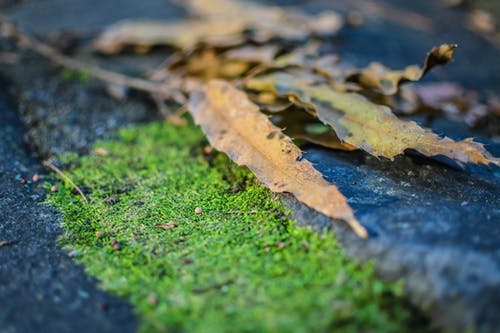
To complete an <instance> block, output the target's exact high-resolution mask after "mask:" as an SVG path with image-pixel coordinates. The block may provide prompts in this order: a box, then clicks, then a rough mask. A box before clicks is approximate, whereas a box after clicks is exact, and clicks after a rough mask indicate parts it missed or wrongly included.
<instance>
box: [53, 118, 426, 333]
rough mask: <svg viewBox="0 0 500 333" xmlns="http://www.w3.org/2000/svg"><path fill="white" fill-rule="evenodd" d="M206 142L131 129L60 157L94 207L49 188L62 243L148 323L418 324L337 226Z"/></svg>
mask: <svg viewBox="0 0 500 333" xmlns="http://www.w3.org/2000/svg"><path fill="white" fill-rule="evenodd" d="M202 142H203V136H202V134H201V133H200V132H199V131H198V130H197V129H195V128H194V127H184V128H178V127H173V126H168V125H162V124H151V125H147V126H143V127H137V128H130V129H126V130H123V131H121V132H120V134H119V137H118V139H117V140H115V141H112V142H101V143H99V144H98V145H97V146H98V147H101V148H105V149H107V150H108V151H109V152H110V156H107V157H102V156H86V157H79V158H78V157H75V156H70V157H66V158H64V160H65V162H66V163H69V164H67V169H66V172H67V173H68V175H69V176H70V177H71V178H72V179H73V180H74V181H75V182H76V183H77V184H79V185H81V186H82V187H83V188H84V189H86V191H87V192H88V194H87V196H88V199H89V201H90V204H89V205H84V204H83V203H82V200H81V198H80V197H78V196H77V195H76V194H75V193H74V191H72V189H71V187H70V186H68V185H67V184H59V186H60V191H59V192H58V193H55V194H53V195H51V196H49V198H48V200H49V202H50V203H52V204H54V205H56V206H58V207H59V208H60V210H61V212H62V214H63V218H64V221H65V224H64V227H65V229H66V231H67V233H66V235H65V236H64V238H63V239H62V242H63V244H64V245H65V246H66V247H67V248H70V249H75V250H76V251H77V253H78V256H77V259H78V261H79V262H81V263H83V264H84V265H85V266H86V269H87V272H88V273H89V274H91V275H93V276H96V277H97V278H99V280H100V281H101V285H102V287H103V288H104V289H106V290H108V291H111V292H114V293H116V294H118V295H121V296H124V297H126V298H127V299H129V300H130V302H131V303H132V304H133V305H134V306H135V308H136V309H137V312H138V314H139V316H140V319H141V330H142V331H143V332H154V331H157V332H160V331H161V332H164V331H170V332H178V331H183V332H325V331H335V332H359V331H371V332H376V331H379V332H403V331H411V330H412V329H416V330H418V331H420V332H421V331H422V327H421V326H420V327H418V328H417V327H414V326H413V325H414V324H415V323H414V317H413V316H412V312H411V310H410V309H409V307H408V306H407V304H406V303H405V301H404V299H402V298H401V297H400V294H401V286H400V284H388V283H384V282H381V281H380V280H378V279H377V278H376V277H375V276H374V273H373V267H372V265H371V264H364V265H359V264H356V263H354V262H352V261H351V260H348V259H346V257H345V255H344V253H343V251H342V249H341V248H340V247H339V245H338V244H337V242H336V241H335V239H334V237H333V235H332V234H331V233H328V232H325V233H323V234H322V235H318V234H317V233H315V232H313V231H311V230H309V229H308V228H302V227H295V225H294V222H293V221H292V220H290V219H289V218H288V217H287V213H286V211H285V210H284V208H283V206H282V205H281V204H280V203H279V202H278V201H276V200H272V199H270V196H269V193H268V191H267V190H266V189H264V188H263V187H261V186H259V185H258V184H257V182H256V181H255V180H254V178H253V177H252V176H251V175H250V174H249V172H247V171H246V170H245V169H243V168H238V167H236V166H234V165H233V164H232V163H231V162H229V161H228V160H227V159H226V158H225V157H224V156H223V155H221V154H216V155H213V156H212V158H213V159H212V161H211V163H210V164H209V162H207V159H206V158H205V157H204V156H203V152H202V149H203V148H202V147H203V144H202ZM196 207H200V208H201V209H202V214H196V213H195V212H194V211H195V208H196ZM158 224H166V225H165V226H164V227H165V228H167V229H169V228H171V229H169V230H165V229H162V228H160V227H158V226H157V225H158ZM96 232H100V233H102V237H96ZM113 238H114V239H116V241H117V242H119V243H120V244H121V245H122V248H121V250H114V249H113V245H112V244H111V243H112V239H113Z"/></svg>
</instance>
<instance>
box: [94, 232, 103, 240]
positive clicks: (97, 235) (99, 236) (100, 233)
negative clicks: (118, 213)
mask: <svg viewBox="0 0 500 333" xmlns="http://www.w3.org/2000/svg"><path fill="white" fill-rule="evenodd" d="M95 236H96V237H97V238H98V239H101V238H102V232H100V231H96V232H95Z"/></svg>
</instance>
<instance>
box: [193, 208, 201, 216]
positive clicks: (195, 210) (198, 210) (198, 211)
mask: <svg viewBox="0 0 500 333" xmlns="http://www.w3.org/2000/svg"><path fill="white" fill-rule="evenodd" d="M194 212H195V213H196V214H198V215H200V214H201V213H202V210H201V207H196V208H195V209H194Z"/></svg>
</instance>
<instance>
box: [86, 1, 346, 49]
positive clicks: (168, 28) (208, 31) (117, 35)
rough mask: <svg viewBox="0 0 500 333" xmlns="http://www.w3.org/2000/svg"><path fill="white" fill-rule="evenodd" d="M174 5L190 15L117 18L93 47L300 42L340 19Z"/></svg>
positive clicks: (214, 4) (234, 4)
mask: <svg viewBox="0 0 500 333" xmlns="http://www.w3.org/2000/svg"><path fill="white" fill-rule="evenodd" d="M179 5H182V6H184V7H186V8H187V10H188V12H190V13H191V14H193V16H196V18H191V19H187V20H180V21H171V22H168V21H151V20H125V21H121V22H118V23H116V24H113V25H111V26H110V27H108V28H107V29H106V30H105V31H104V32H102V33H101V34H100V35H99V36H98V38H97V39H96V40H95V41H94V47H95V48H96V49H97V50H99V51H101V52H104V53H116V52H120V51H121V50H123V49H124V48H125V47H127V46H134V47H135V49H136V50H140V51H141V52H144V51H147V50H148V48H150V47H152V46H155V45H169V46H175V47H177V48H181V49H188V48H192V47H194V46H196V45H197V44H200V43H203V44H205V45H210V46H235V45H238V44H241V43H242V42H244V41H245V40H246V37H250V38H251V39H253V40H255V41H258V42H265V41H268V40H270V39H271V38H276V37H277V38H281V39H286V40H304V39H306V38H307V37H309V36H311V35H332V34H334V33H336V32H337V31H338V30H339V29H340V28H341V26H342V19H341V17H340V16H339V15H338V14H337V13H334V12H323V13H321V14H319V15H308V14H305V13H302V12H299V11H293V10H286V11H285V10H283V9H281V8H279V7H273V6H266V5H262V4H256V3H254V2H246V1H238V0H185V1H181V2H179ZM244 33H245V36H244Z"/></svg>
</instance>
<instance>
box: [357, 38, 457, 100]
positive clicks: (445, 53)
mask: <svg viewBox="0 0 500 333" xmlns="http://www.w3.org/2000/svg"><path fill="white" fill-rule="evenodd" d="M456 48H457V45H456V44H443V45H441V46H438V47H435V48H433V49H432V50H431V51H430V52H429V53H428V54H427V57H426V59H425V63H424V66H423V67H422V68H420V67H419V66H417V65H412V66H408V67H406V68H405V69H403V70H390V69H388V68H387V67H385V66H384V65H382V64H380V63H378V62H373V63H371V64H370V65H369V66H368V67H367V68H365V69H363V70H361V71H359V72H355V73H353V74H351V75H350V76H348V77H347V80H348V81H351V82H356V83H359V84H360V85H362V86H363V87H365V88H368V89H373V90H375V91H376V92H379V93H381V94H384V95H393V94H395V93H396V92H397V91H398V88H399V85H400V84H402V83H404V82H409V81H412V82H414V81H418V80H420V79H421V78H422V77H423V76H424V75H425V74H426V73H427V72H428V71H430V70H431V69H432V68H434V67H436V66H440V65H445V64H447V63H448V62H450V61H451V59H452V56H453V51H454V50H455V49H456Z"/></svg>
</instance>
